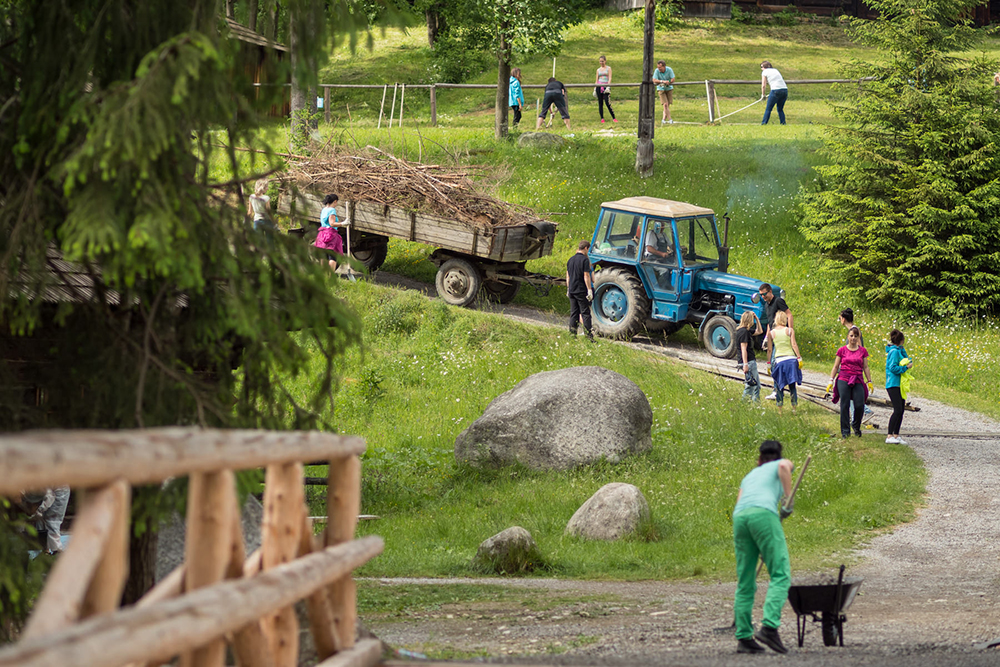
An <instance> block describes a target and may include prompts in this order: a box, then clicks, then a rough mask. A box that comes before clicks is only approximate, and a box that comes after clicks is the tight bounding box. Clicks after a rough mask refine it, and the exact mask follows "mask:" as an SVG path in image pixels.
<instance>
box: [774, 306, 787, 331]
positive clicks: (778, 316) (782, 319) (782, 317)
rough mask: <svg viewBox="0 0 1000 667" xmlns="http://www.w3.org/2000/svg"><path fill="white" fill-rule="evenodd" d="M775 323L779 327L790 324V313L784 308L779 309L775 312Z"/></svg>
mask: <svg viewBox="0 0 1000 667" xmlns="http://www.w3.org/2000/svg"><path fill="white" fill-rule="evenodd" d="M774 325H775V326H779V327H787V326H788V313H786V312H785V311H783V310H779V311H778V312H776V313H775V314H774Z"/></svg>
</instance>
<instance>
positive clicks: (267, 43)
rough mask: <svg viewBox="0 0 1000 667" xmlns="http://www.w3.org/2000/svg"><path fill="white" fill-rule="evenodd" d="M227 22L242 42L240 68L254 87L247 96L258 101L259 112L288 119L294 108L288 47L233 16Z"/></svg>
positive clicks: (231, 31) (233, 36)
mask: <svg viewBox="0 0 1000 667" xmlns="http://www.w3.org/2000/svg"><path fill="white" fill-rule="evenodd" d="M226 23H227V24H228V25H229V37H230V39H234V40H236V41H238V42H239V43H240V50H239V55H238V56H237V64H236V69H237V71H240V72H242V73H243V75H244V76H245V80H246V81H247V85H251V86H253V90H252V91H247V97H248V98H249V99H251V100H257V102H258V104H259V106H258V107H257V111H258V112H259V113H262V114H265V115H268V116H276V117H283V118H287V117H288V115H289V114H290V113H291V111H292V100H291V88H289V86H288V85H287V84H290V83H291V81H292V80H291V73H290V70H289V68H288V67H287V65H288V61H287V59H288V58H289V55H288V47H287V46H285V45H284V44H279V43H278V42H272V41H271V40H269V39H267V38H266V37H264V36H263V35H260V34H257V33H256V32H254V31H253V30H251V29H250V28H248V27H246V26H245V25H242V24H240V23H237V22H236V21H234V20H233V19H231V18H227V19H226ZM258 84H259V85H258Z"/></svg>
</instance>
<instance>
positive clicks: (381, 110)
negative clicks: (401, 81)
mask: <svg viewBox="0 0 1000 667" xmlns="http://www.w3.org/2000/svg"><path fill="white" fill-rule="evenodd" d="M388 90H389V84H385V85H384V86H383V87H382V106H380V107H379V108H378V127H377V128H375V129H377V130H381V129H382V113H383V112H384V111H385V94H386V92H387V91H388Z"/></svg>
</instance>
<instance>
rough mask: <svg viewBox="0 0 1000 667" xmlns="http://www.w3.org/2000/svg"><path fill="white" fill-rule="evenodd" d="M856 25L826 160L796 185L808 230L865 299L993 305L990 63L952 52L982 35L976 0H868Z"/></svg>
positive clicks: (999, 232)
mask: <svg viewBox="0 0 1000 667" xmlns="http://www.w3.org/2000/svg"><path fill="white" fill-rule="evenodd" d="M869 4H870V5H871V6H872V7H873V8H875V9H877V10H878V12H879V13H880V15H881V17H880V18H878V19H876V20H871V21H868V20H855V21H852V24H851V31H852V33H853V37H854V38H855V39H856V40H857V41H859V42H861V43H863V44H866V45H869V46H872V47H874V49H875V50H876V53H875V56H874V57H873V58H872V59H871V61H861V60H854V61H852V62H850V63H849V64H847V65H846V66H845V68H844V74H845V77H846V78H852V79H862V78H866V77H870V78H871V79H872V80H868V81H864V82H859V83H858V84H851V85H845V86H843V90H844V93H845V100H844V102H843V103H842V104H839V105H836V106H835V109H834V111H835V113H836V115H837V116H838V117H839V118H840V119H841V120H842V121H843V123H842V125H839V126H837V127H833V128H831V129H830V131H829V132H828V135H827V139H826V153H827V155H828V156H829V157H830V158H831V159H832V164H829V165H825V166H822V167H819V168H817V171H818V173H819V178H818V179H817V187H815V188H806V189H804V192H803V195H802V199H801V203H802V206H803V211H804V214H805V215H804V220H803V223H802V231H803V233H804V234H805V235H806V237H807V238H808V239H810V240H812V241H813V242H815V243H816V244H817V245H818V246H819V247H820V249H821V250H822V251H823V253H824V254H825V255H826V256H827V257H828V258H829V260H830V265H831V266H832V267H833V268H834V269H835V270H836V271H838V272H839V273H841V274H842V277H843V279H844V282H845V284H847V285H850V286H851V289H853V290H855V291H856V293H857V294H858V296H859V297H860V298H864V299H867V300H870V301H872V302H875V303H880V304H885V305H891V306H894V307H898V308H901V309H904V310H907V311H910V312H915V313H934V314H937V315H940V316H949V315H957V316H964V315H969V314H973V313H976V312H988V311H993V312H997V310H1000V225H998V217H1000V114H998V112H997V96H996V92H995V91H994V89H993V82H992V73H993V72H995V71H996V67H997V63H995V62H993V61H990V60H988V59H986V58H984V57H975V56H967V55H959V54H961V53H962V52H968V51H969V50H970V49H972V48H973V47H974V45H975V43H976V40H977V39H979V38H981V34H980V33H978V32H977V31H976V30H975V29H974V28H973V27H972V26H971V24H970V23H969V21H968V20H966V19H964V18H963V17H964V16H967V15H969V14H970V13H971V8H972V7H973V6H974V5H975V4H977V3H976V2H975V1H974V0H872V1H871V2H870V3H869Z"/></svg>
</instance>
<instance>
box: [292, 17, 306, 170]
mask: <svg viewBox="0 0 1000 667" xmlns="http://www.w3.org/2000/svg"><path fill="white" fill-rule="evenodd" d="M302 27H303V26H301V25H299V22H298V20H297V19H296V17H295V16H294V15H289V17H288V53H289V56H290V58H291V66H292V92H291V131H290V132H289V134H288V144H289V145H288V150H289V152H291V153H297V152H299V151H300V150H301V148H302V147H303V146H305V145H306V142H307V141H308V139H309V123H308V114H309V107H308V104H307V96H308V90H307V89H306V88H305V87H304V86H303V85H302V83H301V82H300V81H299V74H298V69H299V58H300V57H301V56H298V55H296V48H295V44H296V40H297V35H296V33H297V32H298V31H299V30H301V29H302Z"/></svg>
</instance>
